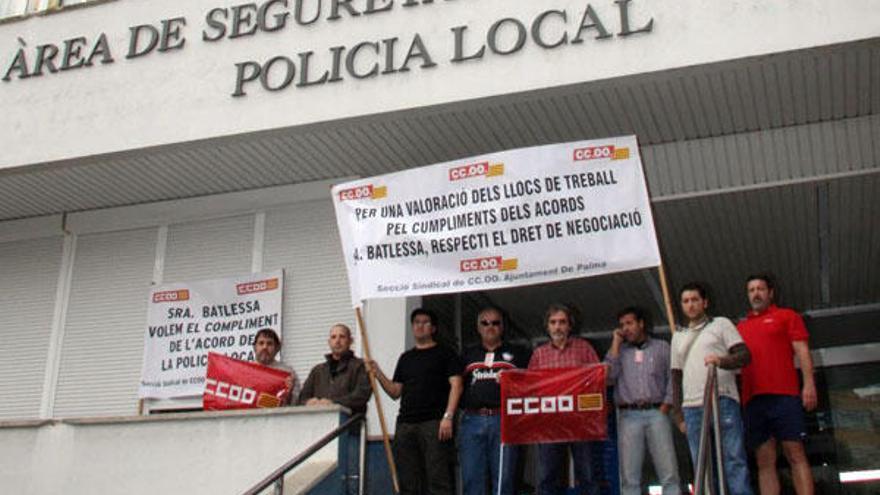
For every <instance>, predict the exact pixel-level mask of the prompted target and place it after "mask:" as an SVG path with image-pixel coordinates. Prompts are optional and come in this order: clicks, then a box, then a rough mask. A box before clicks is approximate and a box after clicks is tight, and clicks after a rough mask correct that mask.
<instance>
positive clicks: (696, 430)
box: [683, 395, 752, 495]
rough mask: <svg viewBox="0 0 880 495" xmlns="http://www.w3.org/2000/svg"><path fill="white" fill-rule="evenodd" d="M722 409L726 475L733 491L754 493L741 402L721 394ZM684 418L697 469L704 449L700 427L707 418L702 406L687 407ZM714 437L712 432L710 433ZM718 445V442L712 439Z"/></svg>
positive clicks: (735, 493) (733, 494) (739, 494)
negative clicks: (701, 448) (699, 457)
mask: <svg viewBox="0 0 880 495" xmlns="http://www.w3.org/2000/svg"><path fill="white" fill-rule="evenodd" d="M718 410H719V412H720V413H721V414H720V416H721V443H722V452H723V455H724V477H725V479H726V480H727V488H728V492H729V493H730V495H752V487H751V485H750V484H749V467H748V464H746V449H745V445H744V441H743V423H742V416H741V415H740V407H739V402H737V401H735V400H733V399H731V398H730V397H725V396H723V395H722V396H721V397H719V398H718ZM683 411H684V422H685V426H686V427H687V439H688V447H689V448H690V451H691V460H693V462H694V469H696V467H697V455H699V451H700V429H701V427H702V424H701V423H702V421H703V408H702V407H685V408H684V409H683ZM710 438H711V436H710ZM710 445H714V443H710ZM714 452H715V450H714V448H713V449H712V453H713V455H712V459H713V461H712V465H713V466H714V465H715V462H716V461H715V460H714V459H715V455H714Z"/></svg>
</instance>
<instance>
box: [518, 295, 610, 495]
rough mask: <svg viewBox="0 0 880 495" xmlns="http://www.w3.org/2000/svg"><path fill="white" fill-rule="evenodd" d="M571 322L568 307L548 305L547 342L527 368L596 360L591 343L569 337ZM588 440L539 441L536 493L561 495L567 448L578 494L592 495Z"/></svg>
mask: <svg viewBox="0 0 880 495" xmlns="http://www.w3.org/2000/svg"><path fill="white" fill-rule="evenodd" d="M574 326H575V321H574V317H573V313H572V310H571V308H569V307H568V306H565V305H563V304H556V303H554V304H551V305H550V307H548V308H547V311H546V312H545V313H544V327H545V328H546V330H547V334H548V335H549V336H550V342H547V343H546V344H544V345H541V346H539V347H538V348H536V349H535V352H534V353H533V354H532V358H531V360H530V361H529V369H530V370H541V369H552V368H572V367H577V366H589V365H591V364H596V363H598V362H599V357H598V356H597V355H596V351H595V350H593V346H591V345H590V343H589V342H587V341H586V340H584V339H581V338H578V337H573V336H571V332H572V330H573V329H574ZM591 448H592V445H591V442H568V443H543V444H539V445H538V459H539V461H538V462H539V467H540V469H539V475H538V493H540V494H541V495H562V494H564V493H566V492H567V491H566V488H565V487H564V485H563V483H562V473H563V470H564V466H565V464H566V461H567V455H566V454H567V453H568V452H569V451H570V452H571V456H572V458H573V460H574V477H575V480H576V482H577V485H576V487H577V493H578V494H579V495H582V494H586V495H594V494H596V493H598V492H599V487H598V484H597V483H596V481H595V480H594V479H593V468H592V459H591V455H590V449H591Z"/></svg>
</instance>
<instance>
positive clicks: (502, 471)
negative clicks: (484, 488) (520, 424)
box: [495, 442, 510, 495]
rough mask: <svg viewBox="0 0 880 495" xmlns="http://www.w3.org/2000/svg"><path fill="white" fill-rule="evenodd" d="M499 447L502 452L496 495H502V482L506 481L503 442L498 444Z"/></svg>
mask: <svg viewBox="0 0 880 495" xmlns="http://www.w3.org/2000/svg"><path fill="white" fill-rule="evenodd" d="M498 445H499V446H500V447H501V448H500V449H498V450H500V451H501V452H499V453H498V482H497V484H496V485H495V486H496V487H498V491H497V492H496V495H501V480H503V479H504V444H503V443H502V442H498ZM509 475H510V474H509V473H508V476H509Z"/></svg>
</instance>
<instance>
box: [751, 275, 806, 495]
mask: <svg viewBox="0 0 880 495" xmlns="http://www.w3.org/2000/svg"><path fill="white" fill-rule="evenodd" d="M746 294H747V296H748V299H749V305H750V306H751V310H750V311H749V313H748V315H747V316H746V319H745V320H743V321H741V322H740V323H739V325H738V327H737V328H738V330H739V333H740V335H742V338H743V340H744V341H745V343H746V345H747V346H748V347H749V351H750V352H751V353H752V362H751V363H749V364H748V366H746V367H745V368H743V370H742V384H743V404H745V425H746V444H747V445H748V447H749V449H751V450H754V451H755V459H756V461H757V463H758V486H759V487H760V488H761V495H777V494H778V493H779V490H780V487H779V477H778V475H777V474H776V458H777V442H780V443H782V452H783V453H784V454H785V458H786V459H787V460H788V463H789V465H791V474H792V476H791V477H792V481H794V488H795V491H796V492H797V493H798V495H812V493H813V490H814V488H813V475H812V472H811V471H810V463H809V460H808V459H807V455H806V452H805V451H804V440H805V439H806V437H807V430H806V425H805V422H804V410H805V409H806V410H807V411H812V410H813V409H815V408H816V404H817V398H816V383H815V381H814V379H813V359H812V357H811V356H810V346H809V343H808V340H809V334H808V333H807V328H806V326H804V320H803V319H802V318H801V317H800V315H799V314H797V313H795V312H794V311H792V310H790V309H788V308H780V307H778V306H776V304H774V301H775V297H776V284H775V283H774V280H773V277H772V276H771V275H768V274H758V275H751V276H749V277H748V278H747V279H746ZM794 356H797V358H798V362H799V363H800V365H801V376H802V377H803V388H800V387H799V386H798V376H797V370H796V369H795V367H794Z"/></svg>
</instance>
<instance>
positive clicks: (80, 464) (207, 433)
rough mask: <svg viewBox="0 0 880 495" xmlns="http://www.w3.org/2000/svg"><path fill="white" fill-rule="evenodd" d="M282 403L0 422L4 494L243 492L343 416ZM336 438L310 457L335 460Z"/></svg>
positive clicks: (328, 409) (0, 483)
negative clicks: (273, 406)
mask: <svg viewBox="0 0 880 495" xmlns="http://www.w3.org/2000/svg"><path fill="white" fill-rule="evenodd" d="M340 411H341V409H340V408H339V407H336V406H331V407H320V408H298V407H295V408H282V409H277V410H265V411H263V410H261V411H230V412H205V413H191V414H169V415H160V416H148V417H134V418H116V419H101V420H95V419H88V420H85V419H84V420H73V419H71V420H64V421H39V422H20V423H0V459H3V462H0V486H2V487H3V488H2V491H3V492H4V493H16V494H22V495H25V494H46V493H65V494H68V495H76V494H83V495H86V494H88V495H92V494H96V493H126V494H128V495H136V494H145V495H146V494H150V495H152V494H156V493H181V494H183V493H186V494H199V493H204V494H217V493H230V494H231V493H242V492H243V491H244V490H246V489H247V488H249V487H250V486H252V485H253V484H255V483H256V482H258V481H260V480H261V479H262V478H263V477H265V476H267V475H268V474H269V473H271V472H272V471H273V470H275V469H276V468H278V467H279V466H281V464H283V463H284V462H286V461H288V460H290V459H291V458H293V457H294V456H295V455H296V454H298V453H300V452H301V451H303V450H305V448H306V447H308V446H309V445H311V444H312V443H314V442H315V441H316V440H318V439H319V438H320V437H322V436H324V435H325V434H326V433H328V432H330V431H331V430H333V429H334V428H335V427H337V426H338V425H339V424H340V419H339V418H340ZM336 449H337V447H336V442H335V441H334V442H333V443H331V444H329V445H327V446H326V447H324V448H323V449H321V450H320V451H319V452H318V453H317V454H315V455H314V456H313V457H312V460H313V461H315V462H326V461H335V459H336V455H337V450H336Z"/></svg>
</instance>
